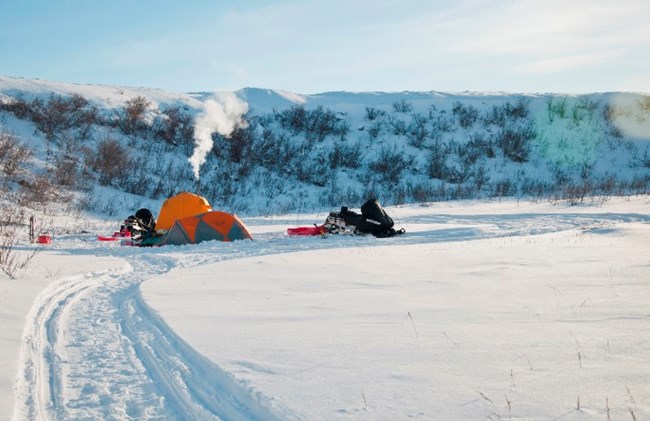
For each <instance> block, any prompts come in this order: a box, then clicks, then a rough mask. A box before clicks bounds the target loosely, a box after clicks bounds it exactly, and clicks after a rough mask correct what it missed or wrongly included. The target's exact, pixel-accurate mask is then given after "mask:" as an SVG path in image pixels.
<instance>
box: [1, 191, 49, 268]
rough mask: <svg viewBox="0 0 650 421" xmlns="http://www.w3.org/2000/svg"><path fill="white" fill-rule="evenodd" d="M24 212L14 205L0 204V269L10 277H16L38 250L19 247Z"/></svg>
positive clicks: (23, 224) (23, 225) (23, 226)
mask: <svg viewBox="0 0 650 421" xmlns="http://www.w3.org/2000/svg"><path fill="white" fill-rule="evenodd" d="M24 221H25V213H24V211H23V210H21V209H19V208H18V207H17V206H15V205H9V204H6V203H2V204H0V270H1V271H2V272H4V273H5V274H6V275H7V276H8V277H9V278H10V279H16V276H17V275H18V273H19V272H20V271H21V270H22V269H25V268H26V267H27V266H28V265H29V263H30V262H31V260H32V259H33V258H34V256H36V254H37V253H38V252H39V251H40V248H33V249H31V250H20V249H19V247H18V246H19V243H20V242H19V237H20V232H21V231H22V230H26V226H25V222H24Z"/></svg>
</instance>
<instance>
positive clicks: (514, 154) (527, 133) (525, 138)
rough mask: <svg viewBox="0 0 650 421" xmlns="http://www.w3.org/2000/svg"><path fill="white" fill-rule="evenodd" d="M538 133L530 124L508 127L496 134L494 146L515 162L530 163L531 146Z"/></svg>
mask: <svg viewBox="0 0 650 421" xmlns="http://www.w3.org/2000/svg"><path fill="white" fill-rule="evenodd" d="M535 136H536V133H535V130H534V128H533V126H532V123H530V124H524V125H514V124H513V125H508V126H507V127H504V128H501V129H500V130H499V131H498V132H496V133H495V134H494V144H495V145H496V146H498V147H499V148H501V150H502V151H503V154H504V155H505V156H506V157H508V158H510V159H511V160H512V161H514V162H519V163H521V162H526V161H528V155H529V153H530V145H531V142H532V140H533V139H534V138H535Z"/></svg>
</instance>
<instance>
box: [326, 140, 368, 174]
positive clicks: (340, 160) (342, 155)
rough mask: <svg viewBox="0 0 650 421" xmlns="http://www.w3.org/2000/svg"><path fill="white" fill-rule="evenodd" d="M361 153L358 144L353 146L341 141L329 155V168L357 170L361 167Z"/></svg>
mask: <svg viewBox="0 0 650 421" xmlns="http://www.w3.org/2000/svg"><path fill="white" fill-rule="evenodd" d="M361 151H362V147H361V144H360V143H359V142H357V143H353V144H347V143H345V142H343V141H340V142H336V143H335V144H334V147H333V149H332V150H331V151H330V153H329V159H330V168H332V169H336V168H339V167H346V168H352V169H356V168H359V166H360V165H361Z"/></svg>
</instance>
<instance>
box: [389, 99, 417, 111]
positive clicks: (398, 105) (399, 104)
mask: <svg viewBox="0 0 650 421" xmlns="http://www.w3.org/2000/svg"><path fill="white" fill-rule="evenodd" d="M393 110H395V112H396V113H404V114H406V113H410V112H411V111H413V104H411V103H410V102H408V101H406V100H405V99H400V100H399V101H395V102H393Z"/></svg>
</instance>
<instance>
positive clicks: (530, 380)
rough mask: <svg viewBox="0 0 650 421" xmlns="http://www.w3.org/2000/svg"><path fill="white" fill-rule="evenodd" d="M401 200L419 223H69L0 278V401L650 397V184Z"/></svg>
mask: <svg viewBox="0 0 650 421" xmlns="http://www.w3.org/2000/svg"><path fill="white" fill-rule="evenodd" d="M387 211H388V213H389V214H390V215H391V216H393V218H394V219H395V221H396V226H397V227H398V228H401V227H403V228H405V229H406V234H405V235H403V236H399V237H393V238H389V239H375V238H372V237H349V236H330V237H327V238H320V237H302V238H300V237H299V238H296V237H288V236H286V235H285V230H286V228H288V227H292V226H301V225H311V224H313V223H320V222H322V221H323V220H324V217H325V215H324V214H323V213H320V214H293V215H285V216H269V217H245V218H242V219H243V220H244V223H245V224H246V225H247V227H248V228H249V229H250V231H251V232H252V234H253V236H254V238H255V240H254V241H238V242H234V243H220V242H207V243H202V244H198V245H191V246H180V247H171V246H170V247H161V248H153V249H141V248H132V247H120V246H119V245H118V244H116V243H100V242H97V241H96V234H98V233H100V232H99V230H100V229H103V230H104V232H105V233H106V232H109V233H110V232H112V230H113V229H114V228H115V227H114V226H112V224H114V222H111V221H101V220H89V221H88V224H87V225H88V226H93V227H97V230H98V232H93V233H89V234H80V233H69V234H66V233H60V234H55V235H54V239H53V243H52V244H51V245H49V246H45V247H44V248H43V250H42V251H41V252H40V253H39V254H37V256H36V257H35V259H34V261H33V262H32V264H31V265H30V266H29V267H28V268H27V269H26V270H25V271H24V272H23V273H21V276H20V277H19V279H17V280H9V279H6V278H5V277H2V278H0V302H2V306H0V312H1V316H0V340H1V341H2V347H0V349H1V351H0V364H2V370H0V418H1V419H10V418H11V417H12V416H13V419H15V420H22V419H219V418H220V419H229V420H230V419H256V420H259V419H264V420H267V419H309V420H366V419H367V420H396V419H410V418H415V419H445V420H475V419H518V420H533V419H535V420H539V419H549V420H551V419H562V420H571V419H607V417H608V416H609V417H611V419H632V417H635V418H636V419H639V420H641V419H646V418H648V417H649V416H650V384H649V383H648V381H647V379H648V378H649V377H648V376H650V371H649V368H648V367H650V364H648V362H649V361H648V355H650V349H649V347H650V330H649V329H648V326H647V322H648V317H650V315H649V313H648V308H647V297H648V293H649V288H650V265H649V264H648V255H649V254H650V242H648V237H649V236H650V199H649V198H648V197H647V196H642V197H626V198H615V197H614V198H611V199H609V200H607V201H604V202H603V203H601V202H598V201H595V202H593V203H588V204H584V205H578V206H569V205H568V204H565V203H549V202H543V203H531V202H526V201H515V200H503V201H498V202H497V201H493V202H479V201H468V202H446V203H429V204H424V205H410V206H400V207H389V208H387ZM58 223H63V221H57V224H58ZM21 247H22V248H23V249H24V250H29V249H31V248H32V247H33V246H32V245H29V244H23V245H22V246H21ZM3 276H4V275H3Z"/></svg>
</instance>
